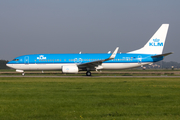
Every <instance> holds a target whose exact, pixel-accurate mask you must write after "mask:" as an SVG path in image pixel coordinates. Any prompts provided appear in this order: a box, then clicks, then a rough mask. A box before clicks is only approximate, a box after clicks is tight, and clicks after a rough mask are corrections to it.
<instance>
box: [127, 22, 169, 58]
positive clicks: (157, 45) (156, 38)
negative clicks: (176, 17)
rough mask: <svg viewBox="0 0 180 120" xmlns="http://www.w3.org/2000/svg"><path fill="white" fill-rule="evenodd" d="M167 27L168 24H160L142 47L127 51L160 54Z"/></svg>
mask: <svg viewBox="0 0 180 120" xmlns="http://www.w3.org/2000/svg"><path fill="white" fill-rule="evenodd" d="M168 28H169V24H162V25H161V27H160V28H159V29H158V30H157V31H156V33H155V34H154V35H153V36H152V37H151V39H150V40H149V41H148V42H147V43H146V45H145V46H144V47H142V48H141V49H138V50H135V51H132V52H129V53H140V54H162V52H163V48H164V45H165V40H166V35H167V31H168Z"/></svg>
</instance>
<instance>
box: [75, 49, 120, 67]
mask: <svg viewBox="0 0 180 120" xmlns="http://www.w3.org/2000/svg"><path fill="white" fill-rule="evenodd" d="M118 49H119V47H117V48H116V49H115V50H114V52H113V53H112V54H111V56H110V57H109V58H107V59H102V60H97V61H93V62H88V63H82V64H79V65H77V66H78V68H81V69H84V68H85V69H86V68H89V69H94V68H96V67H97V66H99V65H101V64H102V63H103V62H105V61H108V60H112V59H114V58H115V57H116V54H117V51H118Z"/></svg>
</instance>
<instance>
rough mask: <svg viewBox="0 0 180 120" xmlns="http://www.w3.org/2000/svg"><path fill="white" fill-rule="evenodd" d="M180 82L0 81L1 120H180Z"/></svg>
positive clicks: (105, 79) (153, 80) (123, 80)
mask: <svg viewBox="0 0 180 120" xmlns="http://www.w3.org/2000/svg"><path fill="white" fill-rule="evenodd" d="M179 111H180V78H93V77H89V78H18V77H17V78H0V120H80V119H82V120H129V119H130V120H144V119H146V120H170V119H172V120H174V119H180V112H179Z"/></svg>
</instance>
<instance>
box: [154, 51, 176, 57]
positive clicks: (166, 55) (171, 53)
mask: <svg viewBox="0 0 180 120" xmlns="http://www.w3.org/2000/svg"><path fill="white" fill-rule="evenodd" d="M170 54H173V52H169V53H165V54H160V55H155V56H151V57H152V58H158V57H162V56H167V55H170Z"/></svg>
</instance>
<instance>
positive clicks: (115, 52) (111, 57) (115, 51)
mask: <svg viewBox="0 0 180 120" xmlns="http://www.w3.org/2000/svg"><path fill="white" fill-rule="evenodd" d="M118 49H119V47H117V48H116V49H115V50H114V52H113V53H112V55H111V56H110V57H109V59H114V58H115V57H116V54H117V52H118Z"/></svg>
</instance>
